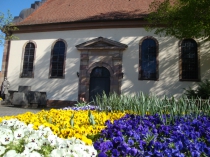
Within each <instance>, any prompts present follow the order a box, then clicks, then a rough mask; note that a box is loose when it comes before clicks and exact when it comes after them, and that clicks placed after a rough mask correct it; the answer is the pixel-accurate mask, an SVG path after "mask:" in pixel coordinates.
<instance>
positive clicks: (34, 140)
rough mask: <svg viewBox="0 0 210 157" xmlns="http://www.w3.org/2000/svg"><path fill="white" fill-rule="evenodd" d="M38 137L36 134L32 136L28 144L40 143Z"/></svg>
mask: <svg viewBox="0 0 210 157" xmlns="http://www.w3.org/2000/svg"><path fill="white" fill-rule="evenodd" d="M38 140H39V139H38V136H37V135H36V134H32V135H30V136H29V137H28V142H33V143H36V142H38Z"/></svg>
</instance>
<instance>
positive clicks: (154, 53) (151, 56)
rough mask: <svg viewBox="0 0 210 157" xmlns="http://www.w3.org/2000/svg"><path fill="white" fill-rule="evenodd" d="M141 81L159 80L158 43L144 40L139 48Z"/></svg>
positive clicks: (152, 39)
mask: <svg viewBox="0 0 210 157" xmlns="http://www.w3.org/2000/svg"><path fill="white" fill-rule="evenodd" d="M139 49H140V50H139V80H158V42H157V40H156V39H154V38H153V37H149V38H148V37H147V38H145V39H144V38H143V39H142V40H141V42H140V48H139Z"/></svg>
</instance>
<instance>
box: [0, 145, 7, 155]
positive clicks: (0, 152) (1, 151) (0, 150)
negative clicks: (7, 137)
mask: <svg viewBox="0 0 210 157" xmlns="http://www.w3.org/2000/svg"><path fill="white" fill-rule="evenodd" d="M5 150H6V148H5V147H4V146H0V155H2V154H4V152H5Z"/></svg>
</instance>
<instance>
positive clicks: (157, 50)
mask: <svg viewBox="0 0 210 157" xmlns="http://www.w3.org/2000/svg"><path fill="white" fill-rule="evenodd" d="M146 39H151V40H153V41H154V42H155V44H156V71H155V78H148V79H146V78H143V77H142V57H141V55H142V44H143V42H144V40H146ZM158 57H159V43H158V41H157V39H155V38H154V37H152V36H146V37H144V38H142V39H141V40H140V43H139V67H138V68H139V69H138V79H139V80H150V81H158V80H159V59H158Z"/></svg>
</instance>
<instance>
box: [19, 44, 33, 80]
mask: <svg viewBox="0 0 210 157" xmlns="http://www.w3.org/2000/svg"><path fill="white" fill-rule="evenodd" d="M34 51H35V45H34V44H33V43H28V44H27V45H26V47H25V52H24V59H23V72H22V76H23V77H32V73H33V62H34Z"/></svg>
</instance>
